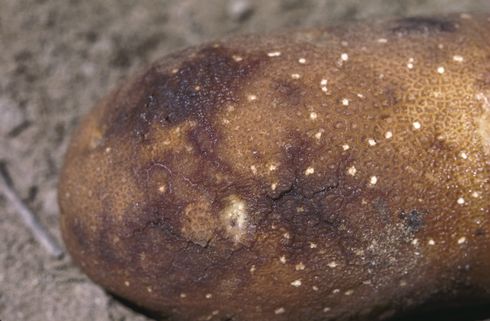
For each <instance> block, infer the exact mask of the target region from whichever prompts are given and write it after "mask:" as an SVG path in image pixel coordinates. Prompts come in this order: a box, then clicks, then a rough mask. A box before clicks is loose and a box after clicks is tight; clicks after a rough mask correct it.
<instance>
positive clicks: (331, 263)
mask: <svg viewBox="0 0 490 321" xmlns="http://www.w3.org/2000/svg"><path fill="white" fill-rule="evenodd" d="M327 266H328V267H329V268H331V269H333V268H336V267H337V262H335V261H332V262H330V263H328V264H327Z"/></svg>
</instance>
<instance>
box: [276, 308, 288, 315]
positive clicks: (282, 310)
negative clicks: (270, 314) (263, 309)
mask: <svg viewBox="0 0 490 321" xmlns="http://www.w3.org/2000/svg"><path fill="white" fill-rule="evenodd" d="M284 312H286V310H285V309H284V308H278V309H275V310H274V314H283V313H284Z"/></svg>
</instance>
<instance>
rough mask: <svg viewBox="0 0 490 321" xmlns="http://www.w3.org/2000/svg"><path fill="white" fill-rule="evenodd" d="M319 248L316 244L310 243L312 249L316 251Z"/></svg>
mask: <svg viewBox="0 0 490 321" xmlns="http://www.w3.org/2000/svg"><path fill="white" fill-rule="evenodd" d="M317 247H318V245H316V243H313V242H310V249H316V248H317Z"/></svg>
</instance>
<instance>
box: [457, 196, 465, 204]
mask: <svg viewBox="0 0 490 321" xmlns="http://www.w3.org/2000/svg"><path fill="white" fill-rule="evenodd" d="M457 202H458V204H459V205H463V204H464V203H465V200H464V198H462V197H460V198H458V201H457Z"/></svg>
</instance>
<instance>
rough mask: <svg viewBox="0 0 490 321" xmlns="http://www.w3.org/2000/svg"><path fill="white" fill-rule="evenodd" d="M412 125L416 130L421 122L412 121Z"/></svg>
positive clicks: (420, 126) (420, 125)
mask: <svg viewBox="0 0 490 321" xmlns="http://www.w3.org/2000/svg"><path fill="white" fill-rule="evenodd" d="M412 126H413V129H417V130H418V129H420V128H422V124H421V123H420V122H418V121H415V122H413V123H412Z"/></svg>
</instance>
